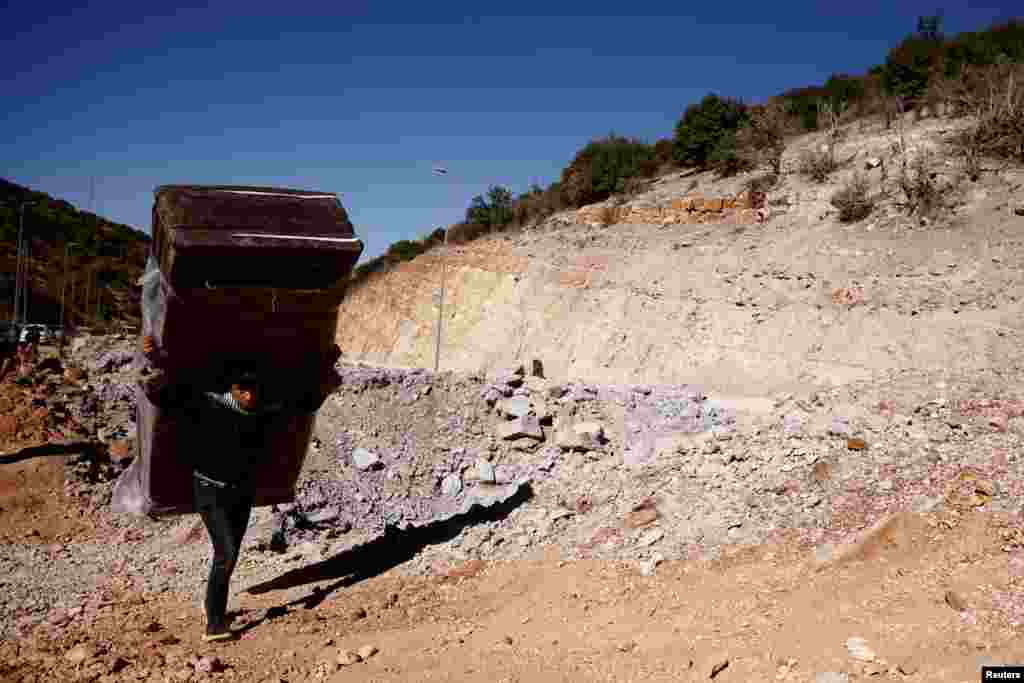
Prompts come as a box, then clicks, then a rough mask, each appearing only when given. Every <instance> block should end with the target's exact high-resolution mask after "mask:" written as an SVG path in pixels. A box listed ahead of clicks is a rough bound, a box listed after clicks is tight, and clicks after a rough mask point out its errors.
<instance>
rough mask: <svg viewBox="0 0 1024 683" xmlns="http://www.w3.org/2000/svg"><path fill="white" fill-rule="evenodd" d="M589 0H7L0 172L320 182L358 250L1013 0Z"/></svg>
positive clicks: (999, 11)
mask: <svg viewBox="0 0 1024 683" xmlns="http://www.w3.org/2000/svg"><path fill="white" fill-rule="evenodd" d="M603 6H605V5H602V3H594V2H587V3H583V2H563V3H551V2H548V3H543V4H542V3H531V2H519V3H514V4H507V5H493V6H488V5H485V4H484V3H468V2H437V3H415V4H413V3H386V2H381V1H379V0H378V1H377V2H361V1H353V0H336V1H335V2H330V3H307V2H293V3H259V2H246V3H241V2H234V1H233V0H223V1H221V2H216V3H210V4H208V5H202V4H195V3H188V4H182V5H179V6H178V7H170V6H169V5H168V3H147V2H145V1H142V2H136V3H116V4H115V3H113V2H104V3H60V2H51V3H29V2H20V3H16V4H15V5H14V6H11V5H7V6H6V7H4V8H3V9H0V63H2V64H3V65H4V66H5V68H4V69H3V71H2V73H0V92H2V93H3V98H2V100H0V102H2V104H0V106H2V107H3V110H4V111H3V124H2V128H0V131H2V133H0V177H4V178H7V179H9V180H12V181H14V182H17V183H20V184H23V185H27V186H29V187H32V188H33V189H37V190H42V191H44V192H48V193H50V194H51V195H54V196H57V197H60V198H63V199H66V200H68V201H70V202H72V203H74V204H76V205H78V206H80V207H82V208H86V209H88V208H90V179H95V209H96V211H97V213H100V214H102V215H105V216H107V217H109V218H112V219H113V220H116V221H120V222H124V223H127V224H129V225H132V226H134V227H136V228H139V229H141V230H144V231H146V232H148V231H149V221H150V209H151V204H152V190H153V188H154V187H155V186H157V185H160V184H165V183H218V184H254V185H255V184H258V185H277V186H287V187H298V188H304V189H313V190H322V191H329V192H336V193H338V194H339V195H340V198H341V201H342V203H343V204H344V205H345V207H346V209H347V210H348V211H349V214H350V216H351V218H352V221H353V223H354V224H355V226H356V231H357V233H358V234H359V236H360V237H362V238H363V240H364V241H365V242H366V251H365V253H364V256H365V257H372V256H375V255H377V254H379V253H381V252H382V251H384V249H386V248H387V245H388V244H390V243H392V242H394V241H395V240H398V239H412V238H415V237H418V236H420V235H423V234H425V233H427V232H429V231H430V230H432V229H434V228H436V227H439V226H444V225H448V224H450V223H454V222H456V221H458V220H460V219H461V218H462V217H463V214H464V212H465V208H466V206H467V205H468V204H469V201H470V199H471V198H472V196H473V195H475V194H481V193H483V192H485V191H486V189H487V187H488V186H489V185H491V184H502V185H506V186H508V187H510V188H511V189H512V190H513V191H515V192H517V193H518V192H520V191H523V190H525V189H526V188H527V186H528V185H529V184H530V183H531V182H538V183H540V184H541V185H544V186H546V185H547V184H549V183H550V182H552V181H553V180H556V179H557V177H558V175H559V173H560V171H561V169H562V167H564V166H565V165H566V164H567V163H568V162H569V161H570V160H571V159H572V157H573V155H574V154H575V152H576V151H577V150H578V149H579V148H580V147H582V146H583V145H584V144H586V142H587V141H588V140H590V139H592V138H594V137H599V136H602V135H606V134H607V133H609V132H611V131H614V132H616V133H619V134H624V135H630V136H636V137H640V138H644V139H647V140H648V141H654V140H656V139H657V138H659V137H669V136H671V133H672V128H673V125H674V124H675V122H676V120H678V118H679V116H680V114H681V113H682V111H683V109H684V108H685V107H686V105H687V104H690V103H692V102H694V101H697V100H699V99H700V98H701V97H702V96H703V95H705V94H707V93H708V92H711V91H714V92H718V93H720V94H723V95H729V96H733V97H741V98H743V99H745V100H747V101H759V100H763V99H764V98H765V97H768V96H769V95H773V94H777V93H779V92H781V91H783V90H786V89H789V88H792V87H797V86H803V85H809V84H812V83H820V82H823V81H824V80H826V79H827V78H828V77H829V75H830V74H832V73H834V72H847V73H861V72H863V71H865V70H866V69H867V68H868V67H870V66H871V65H873V64H877V63H879V62H880V61H882V60H883V59H884V55H885V52H886V50H887V49H888V48H889V47H891V46H892V45H894V44H896V43H897V42H898V41H899V40H900V39H901V38H902V37H903V36H904V35H906V34H907V33H908V32H910V31H911V30H913V29H914V26H915V23H916V18H917V17H918V16H919V15H922V14H933V13H935V11H936V10H937V9H941V10H942V11H943V14H944V17H945V29H946V32H947V33H958V32H960V31H965V30H977V29H979V28H984V27H986V26H987V25H989V24H991V23H992V22H993V21H996V20H1001V19H1006V18H1010V17H1011V16H1013V13H1014V9H1015V7H1016V5H1015V4H1011V3H1009V2H994V1H993V2H988V3H976V2H975V3H970V4H969V5H968V4H967V3H965V2H962V1H960V2H957V3H947V4H945V5H942V6H941V7H937V6H936V4H935V3H933V2H927V3H926V2H916V1H910V2H898V3H897V2H891V0H890V1H888V2H875V1H873V0H865V1H862V2H858V3H833V2H820V3H811V2H788V3H763V2H756V3H755V2H750V3H744V2H736V1H734V2H722V3H684V2H678V1H676V2H644V3H608V4H607V5H606V7H608V8H617V9H618V10H619V11H620V12H621V10H622V8H625V7H629V8H630V9H631V10H633V12H634V13H633V14H629V15H625V16H615V15H613V14H608V13H605V12H603V11H599V10H601V9H602V7H603ZM487 7H493V8H494V9H491V10H489V11H485V10H486V8H487ZM500 9H503V10H505V11H504V12H499V10H500ZM512 10H515V15H514V16H513V15H510V14H508V12H510V11H512ZM437 164H440V165H444V166H446V167H447V168H448V169H449V175H448V176H447V177H437V176H434V175H432V174H431V172H430V169H431V167H432V166H434V165H437Z"/></svg>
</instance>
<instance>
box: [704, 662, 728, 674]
mask: <svg viewBox="0 0 1024 683" xmlns="http://www.w3.org/2000/svg"><path fill="white" fill-rule="evenodd" d="M727 668H729V660H728V659H723V660H721V661H720V662H718V663H717V664H715V665H714V666H713V667H711V676H709V678H714V677H715V676H717V675H718V674H720V673H722V672H723V671H725V670H726V669H727Z"/></svg>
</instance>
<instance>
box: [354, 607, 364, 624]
mask: <svg viewBox="0 0 1024 683" xmlns="http://www.w3.org/2000/svg"><path fill="white" fill-rule="evenodd" d="M365 618H366V610H365V609H363V608H362V607H356V608H355V609H354V610H352V620H353V621H359V620H360V619H365Z"/></svg>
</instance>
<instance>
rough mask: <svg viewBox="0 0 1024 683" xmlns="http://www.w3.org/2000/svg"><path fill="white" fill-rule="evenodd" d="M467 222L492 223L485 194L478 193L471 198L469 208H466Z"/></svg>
mask: <svg viewBox="0 0 1024 683" xmlns="http://www.w3.org/2000/svg"><path fill="white" fill-rule="evenodd" d="M466 222H467V223H474V224H477V225H490V224H491V211H490V209H489V208H488V206H487V200H485V199H484V198H483V195H479V194H478V195H477V196H475V197H473V199H471V200H470V202H469V208H468V209H466Z"/></svg>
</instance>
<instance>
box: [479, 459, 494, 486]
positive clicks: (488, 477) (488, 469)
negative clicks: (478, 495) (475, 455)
mask: <svg viewBox="0 0 1024 683" xmlns="http://www.w3.org/2000/svg"><path fill="white" fill-rule="evenodd" d="M476 478H477V481H480V482H483V483H485V484H493V483H494V481H495V477H494V465H492V464H491V463H489V462H487V461H486V460H484V459H483V458H481V459H480V460H477V462H476Z"/></svg>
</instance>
